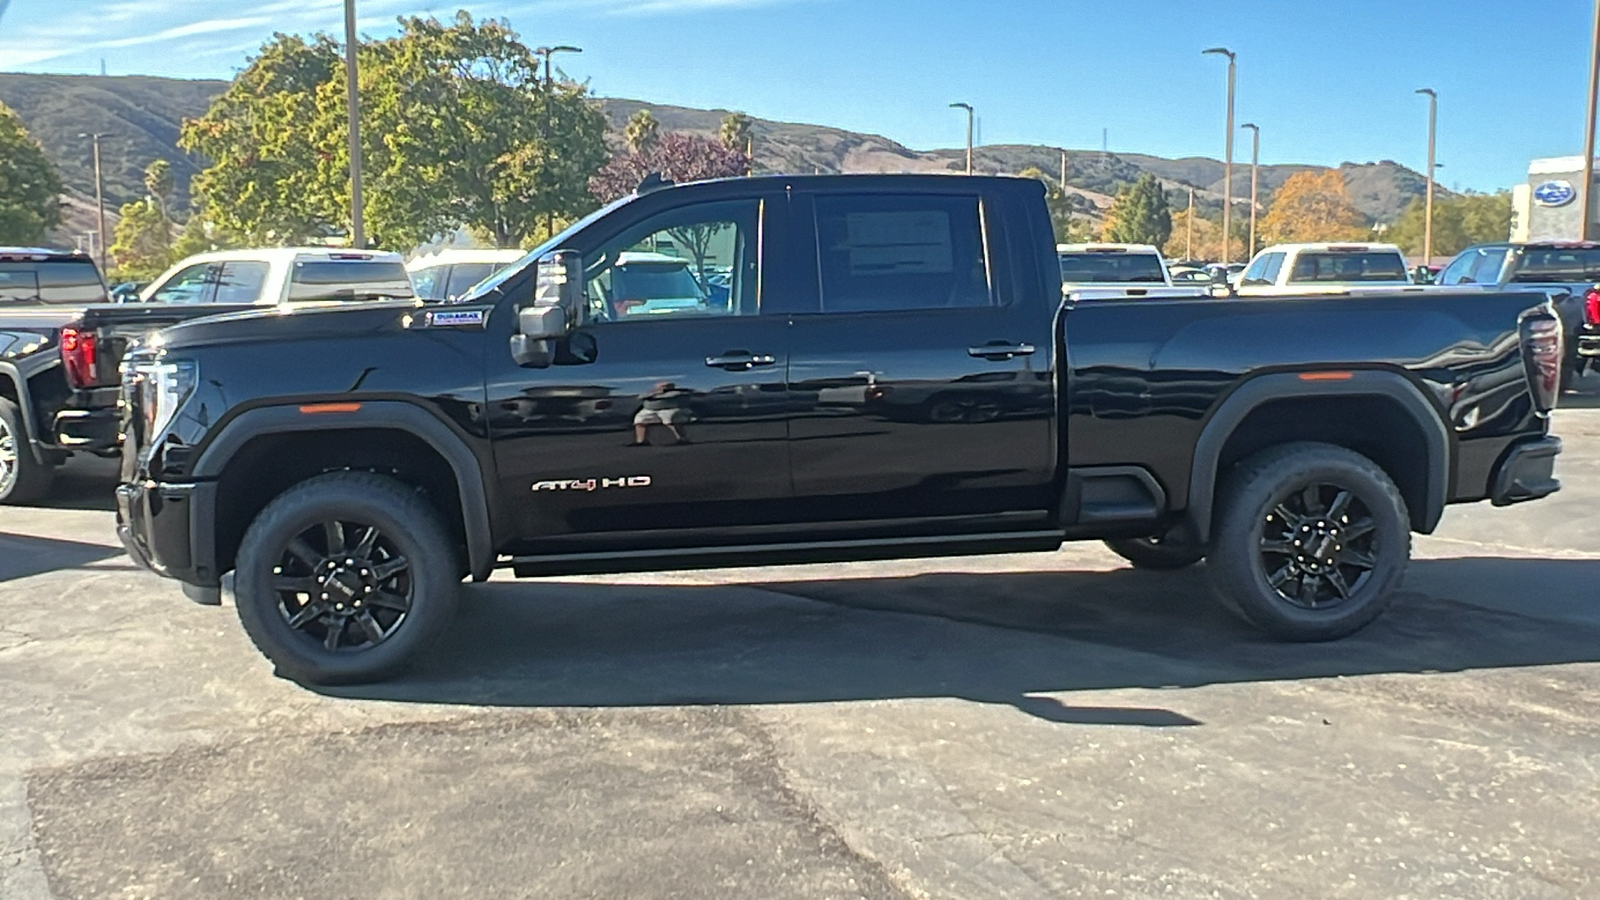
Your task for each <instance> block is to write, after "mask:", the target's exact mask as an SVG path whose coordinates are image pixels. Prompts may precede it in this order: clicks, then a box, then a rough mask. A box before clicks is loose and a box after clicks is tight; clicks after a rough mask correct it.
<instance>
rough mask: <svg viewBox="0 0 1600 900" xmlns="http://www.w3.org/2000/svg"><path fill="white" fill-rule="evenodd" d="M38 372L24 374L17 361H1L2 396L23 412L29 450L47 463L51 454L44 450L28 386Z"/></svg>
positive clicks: (41, 462)
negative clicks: (29, 380)
mask: <svg viewBox="0 0 1600 900" xmlns="http://www.w3.org/2000/svg"><path fill="white" fill-rule="evenodd" d="M35 374H38V373H37V372H34V373H30V374H26V375H25V374H23V372H22V370H21V369H19V368H18V367H17V366H16V364H15V363H10V362H0V397H4V398H5V399H7V400H10V401H11V402H12V403H15V404H16V405H17V409H18V410H20V411H21V413H22V427H23V428H24V429H26V430H27V432H28V433H27V435H26V437H27V441H28V452H29V453H32V454H33V458H34V460H36V461H37V462H38V463H39V464H40V465H47V464H48V463H49V461H50V459H49V456H48V455H47V454H46V453H45V452H44V447H43V442H42V441H41V440H40V439H39V421H38V416H37V415H36V410H34V408H33V393H32V391H31V390H30V389H29V387H28V379H29V378H31V377H33V375H35Z"/></svg>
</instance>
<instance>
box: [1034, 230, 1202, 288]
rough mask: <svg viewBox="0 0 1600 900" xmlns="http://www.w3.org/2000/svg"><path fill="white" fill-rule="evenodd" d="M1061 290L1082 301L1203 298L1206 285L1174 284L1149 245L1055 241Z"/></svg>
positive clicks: (1165, 265)
mask: <svg viewBox="0 0 1600 900" xmlns="http://www.w3.org/2000/svg"><path fill="white" fill-rule="evenodd" d="M1056 259H1057V260H1058V261H1059V262H1060V263H1061V292H1062V293H1063V294H1067V295H1071V296H1073V297H1077V298H1079V299H1083V300H1115V299H1121V298H1123V297H1152V298H1160V297H1204V296H1206V294H1207V290H1206V285H1204V284H1195V285H1186V286H1181V287H1180V286H1175V285H1174V284H1173V283H1172V275H1171V274H1170V273H1169V272H1168V271H1167V261H1166V260H1165V259H1163V258H1162V256H1161V251H1160V250H1158V249H1156V248H1155V247H1154V246H1152V245H1150V244H1057V245H1056Z"/></svg>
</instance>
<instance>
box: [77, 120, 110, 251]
mask: <svg viewBox="0 0 1600 900" xmlns="http://www.w3.org/2000/svg"><path fill="white" fill-rule="evenodd" d="M78 137H81V138H89V139H90V140H91V141H93V142H94V211H95V216H96V217H97V218H98V220H99V224H98V225H97V226H95V227H96V229H97V230H96V231H95V239H96V240H95V244H96V247H95V252H94V255H95V256H96V257H97V258H98V259H99V260H100V271H101V272H104V271H105V270H106V247H107V246H108V245H107V242H106V195H105V182H104V180H103V179H102V178H101V175H100V139H101V138H103V137H105V135H104V134H101V133H99V132H96V133H94V134H80V135H78Z"/></svg>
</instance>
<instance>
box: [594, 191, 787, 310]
mask: <svg viewBox="0 0 1600 900" xmlns="http://www.w3.org/2000/svg"><path fill="white" fill-rule="evenodd" d="M760 215H761V201H759V200H756V199H750V200H731V201H725V202H721V203H705V204H698V205H695V206H688V207H684V208H681V209H675V210H670V211H668V212H665V213H662V214H661V215H659V216H654V217H652V218H650V219H647V220H645V221H644V222H641V223H640V224H638V225H635V226H633V227H631V228H629V229H628V230H627V231H625V232H623V233H622V234H620V235H618V236H617V237H615V238H613V239H611V240H610V241H608V242H607V243H606V244H605V245H604V246H603V247H602V248H601V249H600V251H599V252H597V253H595V254H593V255H592V256H591V257H589V258H588V259H587V260H585V262H586V264H587V268H586V271H585V273H584V291H585V294H586V296H587V298H588V303H589V314H590V318H591V319H592V320H593V321H597V322H617V321H634V320H645V319H652V318H658V317H662V316H670V317H674V318H682V317H685V316H748V315H755V314H756V312H757V306H758V300H757V297H756V285H757V280H756V266H757V262H756V260H757V254H756V247H755V243H756V225H757V222H758V221H759V220H760Z"/></svg>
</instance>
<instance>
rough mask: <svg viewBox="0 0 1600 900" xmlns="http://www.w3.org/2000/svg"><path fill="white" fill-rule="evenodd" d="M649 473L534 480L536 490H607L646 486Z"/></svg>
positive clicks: (647, 485)
mask: <svg viewBox="0 0 1600 900" xmlns="http://www.w3.org/2000/svg"><path fill="white" fill-rule="evenodd" d="M649 486H650V476H649V475H630V476H627V477H625V478H574V479H572V480H570V481H535V482H534V483H533V489H534V491H535V492H538V491H607V490H614V489H616V488H647V487H649Z"/></svg>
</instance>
